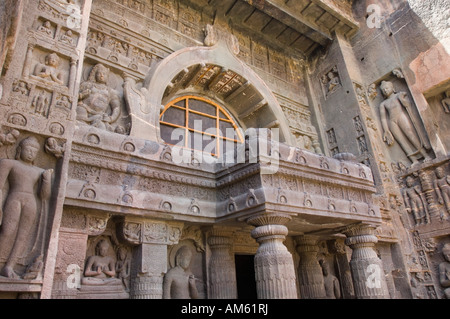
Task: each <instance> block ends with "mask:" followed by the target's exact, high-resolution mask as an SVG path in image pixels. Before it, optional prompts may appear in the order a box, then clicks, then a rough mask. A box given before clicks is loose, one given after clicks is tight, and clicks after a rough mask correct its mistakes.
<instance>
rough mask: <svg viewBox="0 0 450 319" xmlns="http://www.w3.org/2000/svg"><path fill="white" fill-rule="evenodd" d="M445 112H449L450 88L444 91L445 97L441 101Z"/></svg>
mask: <svg viewBox="0 0 450 319" xmlns="http://www.w3.org/2000/svg"><path fill="white" fill-rule="evenodd" d="M441 103H442V107H443V108H444V112H445V113H450V90H448V91H446V92H445V98H444V99H443V100H442V101H441Z"/></svg>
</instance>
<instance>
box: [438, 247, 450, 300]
mask: <svg viewBox="0 0 450 319" xmlns="http://www.w3.org/2000/svg"><path fill="white" fill-rule="evenodd" d="M442 254H443V256H444V259H445V261H443V262H441V263H440V264H439V282H440V284H441V286H442V288H444V295H445V298H447V299H450V244H445V245H444V247H443V248H442Z"/></svg>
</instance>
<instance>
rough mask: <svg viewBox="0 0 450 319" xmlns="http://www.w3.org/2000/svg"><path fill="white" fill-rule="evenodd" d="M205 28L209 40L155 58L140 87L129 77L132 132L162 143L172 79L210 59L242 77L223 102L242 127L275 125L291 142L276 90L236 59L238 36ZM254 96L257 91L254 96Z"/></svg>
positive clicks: (209, 62)
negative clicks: (161, 122) (162, 122)
mask: <svg viewBox="0 0 450 319" xmlns="http://www.w3.org/2000/svg"><path fill="white" fill-rule="evenodd" d="M207 30H208V31H207V36H206V39H205V46H197V47H188V48H184V49H181V50H178V51H176V52H174V53H172V54H171V55H170V56H168V57H167V58H165V59H164V60H162V61H160V62H159V63H158V64H155V65H154V66H153V67H152V68H151V69H150V71H149V73H148V74H147V77H146V79H145V81H144V83H143V85H142V87H138V86H137V85H136V84H135V83H133V80H132V79H128V81H126V83H125V85H124V90H125V91H124V92H125V98H126V101H127V105H128V107H129V111H130V115H131V120H132V128H131V132H130V135H131V136H134V137H138V138H143V139H147V140H153V141H157V142H160V143H164V142H163V140H162V139H161V136H160V125H159V115H160V111H161V108H162V107H163V104H164V98H165V95H166V94H167V90H168V89H170V88H171V87H173V86H174V84H173V81H174V79H175V78H176V77H179V76H180V74H181V76H183V75H184V76H187V77H189V76H191V75H192V72H196V71H195V70H197V72H198V69H199V68H201V67H202V66H206V65H212V66H216V67H219V68H221V70H222V72H228V71H229V72H233V73H235V74H237V75H238V76H240V77H241V78H242V79H243V80H244V83H243V85H241V86H240V87H238V88H237V89H235V90H234V91H233V92H231V94H229V95H228V96H227V99H228V102H226V103H225V106H226V107H227V108H228V110H229V111H230V112H231V113H232V114H233V116H235V118H236V119H237V120H238V121H239V123H240V124H241V125H242V128H243V129H246V128H251V127H253V128H264V127H266V128H274V127H277V128H279V129H280V142H284V143H287V144H290V145H293V143H294V142H293V138H292V136H291V133H290V130H289V124H288V121H287V119H286V117H285V115H284V113H283V110H282V108H281V106H280V104H279V103H278V101H277V99H276V97H275V96H274V94H273V92H272V91H271V89H270V88H269V87H268V86H267V84H266V83H265V82H264V81H263V80H262V79H261V78H260V77H259V76H258V75H257V74H256V73H255V72H254V71H253V70H252V69H251V68H250V67H249V66H247V65H246V64H245V63H244V62H242V61H241V60H239V59H238V57H237V54H238V53H239V47H238V43H237V39H236V38H235V37H234V36H233V35H230V34H228V33H226V32H223V31H220V30H215V29H214V28H213V27H211V26H208V27H207ZM209 84H211V83H209ZM209 88H210V87H209ZM207 89H208V85H207ZM175 93H176V92H175ZM246 97H248V99H247V98H246ZM250 97H253V100H252V101H250V100H249V99H250ZM246 99H247V100H246ZM149 128H151V129H149Z"/></svg>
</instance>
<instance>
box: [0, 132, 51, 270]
mask: <svg viewBox="0 0 450 319" xmlns="http://www.w3.org/2000/svg"><path fill="white" fill-rule="evenodd" d="M40 148H41V146H40V144H39V142H38V140H37V139H36V138H35V137H33V136H31V137H28V138H25V139H23V140H22V141H21V142H20V144H19V146H18V147H17V152H16V159H15V160H10V159H3V160H1V161H0V185H1V188H3V187H4V185H5V183H6V181H8V182H9V191H8V194H7V195H6V201H5V204H4V206H3V209H2V210H1V211H0V225H1V228H0V258H1V260H2V261H6V264H5V265H4V266H3V268H2V270H1V272H0V275H2V276H5V277H9V278H14V279H18V278H20V277H19V275H18V274H17V273H16V271H15V267H16V265H17V264H18V263H19V260H20V259H22V258H24V257H25V256H26V255H27V253H29V251H27V250H28V249H30V246H31V245H30V242H29V239H30V234H34V233H35V229H36V227H37V228H38V231H37V237H36V238H34V243H31V244H32V245H34V246H33V248H32V249H31V252H33V251H34V250H35V249H37V250H38V251H37V253H38V254H42V253H43V251H42V250H43V247H36V245H38V246H39V245H41V246H42V242H43V238H42V236H43V233H45V225H43V223H45V221H46V218H47V216H46V215H47V206H48V200H49V198H50V196H51V183H52V182H51V179H52V174H53V170H52V169H48V170H44V169H42V168H40V167H36V166H34V164H33V163H34V160H35V159H36V157H37V155H38V152H39V150H40ZM36 189H37V191H36ZM3 196H4V194H2V192H0V197H2V198H3ZM38 203H40V205H39V204H38Z"/></svg>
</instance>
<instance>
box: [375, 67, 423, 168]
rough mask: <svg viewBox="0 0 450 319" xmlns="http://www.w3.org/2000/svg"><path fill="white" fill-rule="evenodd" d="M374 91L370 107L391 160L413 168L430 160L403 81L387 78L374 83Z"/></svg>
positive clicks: (420, 121)
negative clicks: (372, 104)
mask: <svg viewBox="0 0 450 319" xmlns="http://www.w3.org/2000/svg"><path fill="white" fill-rule="evenodd" d="M396 74H398V72H397V73H396ZM378 89H379V91H380V93H381V94H378V95H375V94H373V95H372V96H375V98H374V100H373V103H374V104H375V105H376V113H377V116H378V119H379V123H380V125H379V127H380V128H381V132H380V133H381V136H382V141H383V142H384V143H385V146H386V147H388V148H389V153H390V156H391V159H396V160H397V161H403V162H405V163H407V162H410V163H412V165H413V166H415V165H417V164H419V162H421V161H429V160H431V153H432V152H431V145H430V142H429V140H428V136H427V134H426V132H425V127H424V125H423V123H422V120H421V117H420V114H419V112H418V110H417V107H416V106H415V103H414V101H413V99H412V96H411V94H410V92H409V89H408V86H407V84H406V82H405V80H404V79H403V78H402V77H398V76H394V75H391V76H388V77H386V78H384V79H383V80H382V81H380V82H379V83H378Z"/></svg>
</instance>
